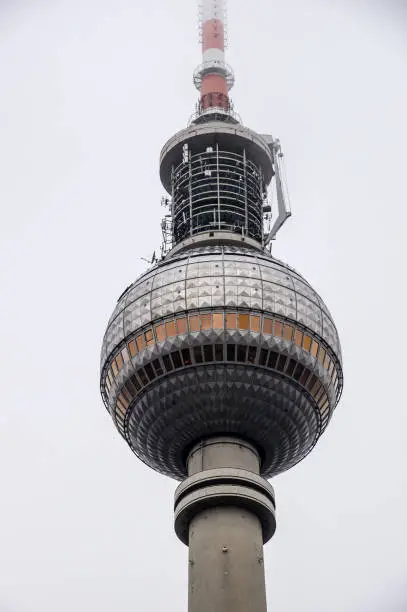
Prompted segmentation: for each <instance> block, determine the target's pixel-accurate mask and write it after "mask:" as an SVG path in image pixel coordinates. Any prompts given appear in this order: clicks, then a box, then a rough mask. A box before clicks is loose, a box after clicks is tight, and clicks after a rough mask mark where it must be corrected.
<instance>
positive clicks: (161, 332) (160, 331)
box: [154, 324, 165, 342]
mask: <svg viewBox="0 0 407 612" xmlns="http://www.w3.org/2000/svg"><path fill="white" fill-rule="evenodd" d="M154 331H155V337H156V338H157V342H164V340H165V328H164V325H163V324H161V325H156V326H155V327H154Z"/></svg>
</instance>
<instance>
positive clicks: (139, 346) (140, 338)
mask: <svg viewBox="0 0 407 612" xmlns="http://www.w3.org/2000/svg"><path fill="white" fill-rule="evenodd" d="M136 344H137V350H138V351H142V350H143V348H144V338H143V336H142V334H140V335H139V336H137V338H136Z"/></svg>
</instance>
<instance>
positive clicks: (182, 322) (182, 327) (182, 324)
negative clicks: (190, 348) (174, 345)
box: [177, 317, 188, 334]
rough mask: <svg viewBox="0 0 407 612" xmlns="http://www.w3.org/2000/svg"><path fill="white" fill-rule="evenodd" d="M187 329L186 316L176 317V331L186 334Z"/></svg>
mask: <svg viewBox="0 0 407 612" xmlns="http://www.w3.org/2000/svg"><path fill="white" fill-rule="evenodd" d="M187 331H188V326H187V319H186V317H180V318H179V319H177V333H178V334H186V333H187Z"/></svg>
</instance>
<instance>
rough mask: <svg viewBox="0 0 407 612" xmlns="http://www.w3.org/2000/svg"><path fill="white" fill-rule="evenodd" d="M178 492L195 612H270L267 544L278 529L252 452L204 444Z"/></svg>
mask: <svg viewBox="0 0 407 612" xmlns="http://www.w3.org/2000/svg"><path fill="white" fill-rule="evenodd" d="M187 465H188V473H189V478H187V480H185V481H184V482H183V483H182V484H181V485H180V486H179V487H178V489H177V491H176V494H175V530H176V532H177V534H178V536H179V538H180V539H181V540H182V541H183V542H184V543H185V544H188V545H189V592H188V599H189V612H207V611H208V610H211V612H229V611H232V610H233V612H247V611H248V610H250V611H251V612H266V590H265V578H264V561H263V543H264V542H267V541H268V540H269V539H270V538H271V537H272V535H273V533H274V531H275V527H276V522H275V516H274V511H275V503H274V491H273V488H272V487H271V485H269V484H268V482H267V481H266V480H264V479H263V478H261V477H260V476H259V471H260V456H259V454H258V452H257V450H256V448H255V447H254V446H252V445H251V444H249V443H248V442H245V441H243V440H241V439H239V438H235V437H220V438H212V439H209V440H206V441H203V442H200V443H199V444H197V445H196V446H194V448H193V449H192V450H191V452H190V454H189V456H188V459H187Z"/></svg>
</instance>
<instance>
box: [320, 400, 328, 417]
mask: <svg viewBox="0 0 407 612" xmlns="http://www.w3.org/2000/svg"><path fill="white" fill-rule="evenodd" d="M328 412H329V402H328V401H326V402H325V404H324V405H323V406H321V415H322V417H324V416H325V415H326V414H327V413H328Z"/></svg>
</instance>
